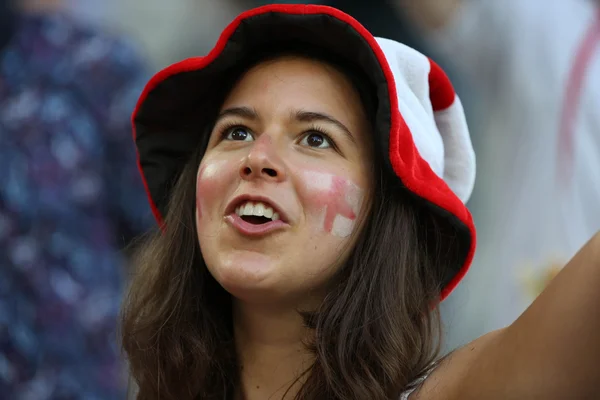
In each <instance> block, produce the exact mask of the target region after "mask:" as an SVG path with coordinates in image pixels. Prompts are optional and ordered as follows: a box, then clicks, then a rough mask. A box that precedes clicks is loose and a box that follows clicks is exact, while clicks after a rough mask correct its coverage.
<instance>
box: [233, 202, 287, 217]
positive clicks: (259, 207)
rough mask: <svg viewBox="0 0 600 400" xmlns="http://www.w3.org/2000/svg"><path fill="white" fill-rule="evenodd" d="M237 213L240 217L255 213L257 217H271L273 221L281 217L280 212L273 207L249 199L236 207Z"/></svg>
mask: <svg viewBox="0 0 600 400" xmlns="http://www.w3.org/2000/svg"><path fill="white" fill-rule="evenodd" d="M235 213H236V214H237V215H239V216H240V217H242V216H244V215H248V216H250V215H253V216H256V217H265V218H270V219H272V220H273V221H277V220H278V219H279V214H278V213H276V212H274V211H273V208H271V207H269V206H268V205H266V204H265V203H261V202H251V201H248V202H246V203H243V204H241V205H240V206H238V207H237V208H236V209H235Z"/></svg>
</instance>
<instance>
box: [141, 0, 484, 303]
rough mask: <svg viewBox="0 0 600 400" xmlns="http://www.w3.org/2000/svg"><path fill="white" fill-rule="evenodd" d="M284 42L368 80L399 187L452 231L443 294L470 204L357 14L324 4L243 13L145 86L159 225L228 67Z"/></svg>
mask: <svg viewBox="0 0 600 400" xmlns="http://www.w3.org/2000/svg"><path fill="white" fill-rule="evenodd" d="M282 43H283V44H285V43H290V44H292V43H293V44H295V45H298V44H300V45H307V46H316V47H319V48H321V49H326V50H327V51H330V52H332V53H333V54H335V55H336V56H337V57H338V58H339V59H342V60H347V62H348V63H352V64H355V66H356V67H358V68H360V69H361V70H362V71H364V72H365V74H366V76H368V77H369V78H370V79H371V81H372V82H371V84H372V86H373V87H374V88H375V89H376V95H377V100H378V105H377V110H376V116H375V118H376V121H375V126H376V129H375V131H376V133H375V138H374V140H375V145H376V147H378V148H379V149H381V151H382V152H383V154H386V155H387V156H388V157H385V158H386V164H387V166H388V167H389V169H390V171H391V172H393V173H394V174H395V175H396V176H397V177H398V178H399V180H400V183H401V185H402V186H403V187H404V188H406V189H407V190H408V191H409V192H410V193H412V194H414V195H415V196H416V197H417V198H418V199H419V200H420V201H422V202H423V203H424V204H425V205H426V206H427V207H428V208H429V209H431V211H432V212H434V213H435V214H437V215H438V216H440V217H442V218H444V219H445V220H447V221H448V222H449V223H450V224H451V225H452V227H453V228H454V229H455V231H456V241H455V245H456V246H457V248H456V252H455V254H457V262H456V261H454V260H453V261H452V262H450V264H451V265H448V266H447V273H446V274H445V277H444V279H443V290H442V293H441V298H442V299H444V298H445V297H446V296H447V295H448V294H449V293H450V292H451V291H452V290H453V289H454V288H455V287H456V285H457V284H458V283H459V282H460V280H461V279H462V277H463V276H464V275H465V273H466V272H467V269H468V267H469V265H470V264H471V260H472V258H473V254H474V251H475V227H474V225H473V220H472V217H471V214H470V213H469V210H468V209H467V208H466V206H465V205H464V204H463V203H462V201H461V200H460V199H459V198H458V197H457V196H456V195H455V194H454V193H453V192H452V190H451V189H450V188H449V187H448V185H447V184H446V183H445V182H444V181H443V179H441V178H440V177H439V176H437V175H436V174H435V173H434V172H433V171H432V169H431V168H430V166H429V164H428V163H427V162H426V161H425V160H424V159H423V158H422V157H421V156H420V155H419V153H418V151H417V149H416V147H415V144H414V141H413V138H412V134H411V132H410V130H409V128H408V127H407V125H406V123H405V122H404V119H403V118H402V115H401V114H400V112H399V111H398V110H399V108H398V97H397V94H396V86H395V83H394V76H393V74H392V72H391V69H390V67H389V65H388V62H387V60H386V58H385V55H384V54H383V52H382V50H381V48H380V47H379V45H378V44H377V41H376V40H375V38H374V37H373V36H372V35H371V34H370V33H369V32H368V31H367V30H366V29H365V28H364V27H363V26H362V25H360V23H358V22H357V21H356V20H355V19H353V18H352V17H350V16H348V15H347V14H345V13H343V12H341V11H339V10H337V9H334V8H331V7H326V6H316V5H269V6H264V7H260V8H256V9H253V10H251V11H248V12H245V13H243V14H241V15H240V16H239V17H238V18H236V19H235V20H234V21H233V22H232V23H231V24H230V25H229V26H228V27H227V28H226V29H225V30H224V31H223V33H222V35H221V37H220V38H219V40H218V42H217V44H216V46H215V47H214V48H213V50H212V51H211V52H210V53H209V54H208V55H206V56H205V57H195V58H190V59H187V60H184V61H182V62H179V63H176V64H174V65H172V66H170V67H168V68H166V69H164V70H162V71H160V72H159V73H157V74H156V75H155V76H154V77H153V78H152V79H151V80H150V82H149V83H148V84H147V85H146V87H145V89H144V91H143V93H142V94H141V96H140V99H139V101H138V103H137V106H136V108H135V111H134V112H133V115H132V123H133V131H134V132H133V134H134V140H135V143H136V146H137V151H138V165H139V169H140V172H141V175H142V178H143V180H144V184H145V187H146V190H147V193H148V197H149V202H150V205H151V207H152V211H153V213H154V215H155V217H156V219H157V221H158V223H159V224H160V225H162V224H163V216H164V215H165V213H166V208H167V203H168V199H169V195H170V191H171V188H172V185H173V183H174V181H175V179H176V177H177V176H178V175H179V173H180V172H181V169H182V167H183V166H184V164H185V163H186V161H187V160H188V159H189V157H190V155H191V154H192V152H193V151H194V149H196V148H197V146H198V145H199V143H200V140H201V139H202V136H203V134H205V133H204V132H203V131H202V130H201V129H200V127H202V126H205V125H206V124H208V123H209V122H210V121H209V120H208V119H209V118H210V116H211V115H212V113H209V112H206V113H205V112H203V110H210V109H211V107H214V106H215V104H214V103H215V96H214V95H213V94H214V93H217V92H218V90H219V88H220V87H222V86H223V85H225V84H226V82H225V81H224V79H225V76H226V75H227V74H226V73H225V72H226V71H230V70H233V69H235V67H236V65H239V64H240V63H243V62H244V60H246V59H247V58H249V57H251V56H252V54H253V52H255V51H256V50H257V49H259V48H260V49H263V48H265V46H268V45H274V46H275V45H279V46H280V45H281V44H282Z"/></svg>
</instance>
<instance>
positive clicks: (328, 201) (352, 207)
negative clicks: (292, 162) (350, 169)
mask: <svg viewBox="0 0 600 400" xmlns="http://www.w3.org/2000/svg"><path fill="white" fill-rule="evenodd" d="M302 179H303V181H304V182H303V186H304V187H305V188H306V196H305V204H306V209H307V210H306V211H307V212H308V213H310V214H311V217H312V218H311V219H313V220H316V221H317V229H318V230H319V231H321V232H326V233H330V234H332V235H334V236H337V237H341V238H345V237H348V236H350V235H351V234H352V232H353V231H354V229H355V225H356V221H357V218H358V215H360V211H361V207H362V202H363V198H364V190H362V189H361V188H360V187H359V186H358V185H356V184H355V183H354V182H352V181H351V180H350V179H348V178H346V177H343V176H339V175H335V174H331V173H328V172H323V171H305V172H304V173H303V174H302Z"/></svg>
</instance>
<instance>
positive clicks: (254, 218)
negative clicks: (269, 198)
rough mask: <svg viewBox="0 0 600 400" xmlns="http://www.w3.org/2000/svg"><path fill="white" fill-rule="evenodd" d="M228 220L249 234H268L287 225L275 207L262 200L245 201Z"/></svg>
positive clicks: (240, 230)
mask: <svg viewBox="0 0 600 400" xmlns="http://www.w3.org/2000/svg"><path fill="white" fill-rule="evenodd" d="M227 220H228V222H229V223H230V224H231V225H232V226H233V227H234V228H236V229H237V230H238V231H239V232H240V233H242V234H244V235H248V236H262V235H266V234H268V233H271V232H273V231H275V230H278V229H280V228H282V227H284V226H286V225H287V224H286V223H284V222H283V221H282V220H281V218H280V216H279V213H277V212H276V211H275V210H273V207H271V206H270V205H269V204H266V203H264V202H261V201H244V202H243V203H241V204H240V205H238V206H237V207H236V208H235V212H234V213H232V214H230V215H228V216H227Z"/></svg>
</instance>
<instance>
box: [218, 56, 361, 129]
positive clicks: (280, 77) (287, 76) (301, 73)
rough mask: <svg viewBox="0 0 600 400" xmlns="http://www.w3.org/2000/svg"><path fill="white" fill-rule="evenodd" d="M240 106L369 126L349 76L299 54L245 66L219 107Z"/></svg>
mask: <svg viewBox="0 0 600 400" xmlns="http://www.w3.org/2000/svg"><path fill="white" fill-rule="evenodd" d="M241 106H243V107H249V108H253V109H255V110H257V111H259V112H262V113H270V112H275V111H281V112H287V113H289V112H296V111H298V110H307V111H314V112H323V113H326V114H330V115H334V116H335V117H336V118H338V119H342V120H344V122H345V123H347V124H348V125H350V126H352V127H353V128H354V129H355V130H358V131H363V130H364V129H365V127H366V126H369V124H368V121H367V116H366V112H365V110H364V109H363V107H362V103H361V98H360V95H359V93H358V91H357V90H356V88H355V87H354V85H353V83H352V82H351V80H350V79H349V78H348V77H347V76H346V75H345V74H344V73H342V72H341V71H339V70H338V69H336V68H335V67H333V66H331V65H329V64H328V63H326V62H323V61H319V60H316V59H312V58H307V57H302V56H295V55H286V56H280V57H277V58H274V59H269V60H266V61H263V62H260V63H258V64H256V65H254V66H253V67H251V68H250V69H249V70H247V71H246V72H245V73H244V74H243V75H242V76H241V78H240V79H239V80H238V81H237V82H236V84H235V85H234V86H233V88H232V90H231V91H230V92H229V94H228V96H227V97H226V99H225V102H224V103H223V106H222V107H221V110H224V109H227V108H231V107H241Z"/></svg>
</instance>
